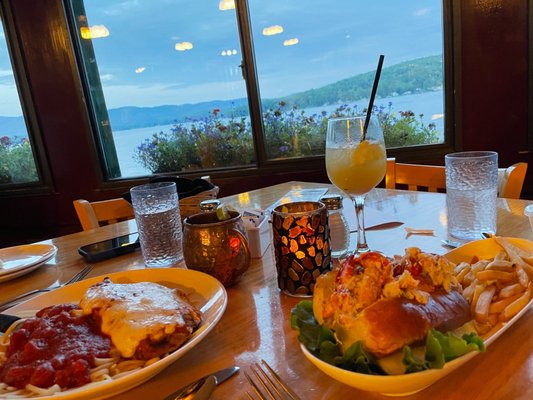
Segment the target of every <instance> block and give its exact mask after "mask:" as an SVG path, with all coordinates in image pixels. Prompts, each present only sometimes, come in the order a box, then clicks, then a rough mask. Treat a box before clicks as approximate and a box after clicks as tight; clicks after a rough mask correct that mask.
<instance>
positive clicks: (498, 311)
mask: <svg viewBox="0 0 533 400" xmlns="http://www.w3.org/2000/svg"><path fill="white" fill-rule="evenodd" d="M495 240H496V242H497V243H498V244H499V245H500V246H501V247H502V250H501V251H499V252H498V253H497V254H496V255H495V256H494V257H493V258H492V259H489V260H487V259H479V258H478V257H476V256H475V257H473V258H472V260H471V262H470V263H469V264H468V265H465V263H460V264H459V265H457V266H456V268H455V277H456V279H457V282H459V283H460V284H461V285H462V287H463V296H464V297H465V298H466V299H467V301H468V302H469V303H470V307H471V310H472V313H473V315H474V324H475V326H476V329H477V331H478V334H480V335H482V336H483V337H484V338H487V337H490V336H491V335H492V334H494V333H495V332H497V331H498V329H500V328H501V327H502V326H503V325H505V323H506V322H507V321H509V320H510V319H511V318H513V317H514V316H515V315H516V314H517V313H519V312H520V310H522V309H523V308H524V307H525V306H527V304H528V303H529V302H530V300H531V299H532V296H533V293H532V292H533V254H530V253H528V252H526V251H525V250H523V249H521V248H519V247H517V246H516V245H514V244H512V243H510V242H509V241H508V240H507V239H505V238H502V237H495Z"/></svg>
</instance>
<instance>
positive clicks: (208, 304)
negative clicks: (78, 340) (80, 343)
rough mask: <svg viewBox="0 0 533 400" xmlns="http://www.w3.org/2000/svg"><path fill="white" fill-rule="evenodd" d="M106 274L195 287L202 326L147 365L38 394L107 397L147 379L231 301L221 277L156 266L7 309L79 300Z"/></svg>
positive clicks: (194, 341) (182, 350)
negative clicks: (109, 378)
mask: <svg viewBox="0 0 533 400" xmlns="http://www.w3.org/2000/svg"><path fill="white" fill-rule="evenodd" d="M106 276H108V277H109V278H111V279H112V280H113V282H115V283H134V282H156V283H159V284H162V285H165V286H167V287H179V288H181V289H184V290H186V291H190V289H192V290H193V295H192V296H191V302H192V303H193V304H194V305H195V306H197V307H199V308H200V309H201V311H202V314H203V315H202V324H201V326H200V328H199V329H198V330H197V331H195V332H194V334H193V335H192V336H191V338H190V339H189V340H188V341H187V343H185V344H184V345H183V346H182V347H180V348H179V349H178V350H176V351H174V352H173V353H171V354H169V355H168V356H166V357H165V358H163V359H161V360H159V361H157V362H155V363H154V364H152V365H150V366H148V367H145V368H142V369H140V370H138V371H135V372H132V373H131V374H129V375H126V376H123V377H121V378H118V379H115V380H112V381H107V382H102V383H97V384H89V385H85V386H82V387H79V388H76V389H71V390H68V391H65V392H61V393H58V394H55V395H54V396H43V397H38V398H39V399H61V400H66V399H76V400H82V399H87V400H89V399H90V400H96V399H104V398H107V397H111V396H115V395H117V394H119V393H122V392H125V391H126V390H129V389H131V388H133V387H135V386H138V385H140V384H142V383H144V382H146V381H147V380H148V379H150V378H152V377H153V376H154V375H156V374H158V373H159V372H161V371H162V370H163V369H164V368H166V367H168V366H169V365H170V364H172V363H173V362H175V361H176V360H177V359H179V358H180V357H182V356H183V355H184V354H185V353H187V352H188V351H190V350H191V349H192V348H193V347H194V346H196V345H197V344H198V343H200V341H201V340H202V339H203V338H204V337H205V336H206V335H207V334H208V333H209V332H210V331H211V330H212V329H213V328H214V327H215V325H216V324H217V322H218V321H219V320H220V318H221V317H222V315H223V314H224V311H225V309H226V305H227V302H228V297H227V294H226V290H225V289H224V287H223V286H222V285H221V284H220V282H219V281H218V280H216V279H215V278H213V277H211V276H210V275H207V274H204V273H202V272H198V271H193V270H187V269H177V268H153V269H140V270H133V271H125V272H117V273H113V274H108V275H105V276H100V277H96V278H89V279H86V280H84V281H81V282H78V283H73V284H71V285H67V286H65V287H62V288H60V289H56V290H54V291H52V292H49V293H45V294H43V295H40V296H37V297H34V298H33V299H31V300H28V301H26V302H24V303H21V304H19V305H17V306H15V307H13V308H10V309H9V310H6V311H5V313H6V314H11V315H21V314H22V312H24V311H27V310H39V309H41V308H44V307H47V306H51V305H54V304H60V303H73V302H75V303H77V302H79V300H80V299H81V297H82V295H83V294H84V293H85V291H86V290H87V288H88V287H89V286H91V285H93V284H95V283H97V282H100V281H102V279H104V278H105V277H106Z"/></svg>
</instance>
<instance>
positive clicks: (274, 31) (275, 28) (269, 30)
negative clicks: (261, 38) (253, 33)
mask: <svg viewBox="0 0 533 400" xmlns="http://www.w3.org/2000/svg"><path fill="white" fill-rule="evenodd" d="M281 32H283V27H282V26H281V25H272V26H268V27H266V28H265V29H263V35H265V36H272V35H279V34H280V33H281Z"/></svg>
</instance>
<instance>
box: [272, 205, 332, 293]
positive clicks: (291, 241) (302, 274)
mask: <svg viewBox="0 0 533 400" xmlns="http://www.w3.org/2000/svg"><path fill="white" fill-rule="evenodd" d="M272 231H273V244H274V254H275V257H276V269H277V272H278V286H279V288H280V289H281V290H282V291H283V292H284V293H287V294H289V295H291V296H299V297H305V296H312V295H313V290H314V287H315V283H316V280H317V278H318V277H319V276H320V275H321V274H322V273H324V272H327V271H329V270H330V268H331V250H330V241H329V226H328V212H327V209H326V206H325V205H324V204H322V203H320V202H314V201H303V202H295V203H288V204H283V205H280V206H278V207H276V208H275V209H274V211H272Z"/></svg>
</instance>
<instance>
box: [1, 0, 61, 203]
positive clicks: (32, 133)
mask: <svg viewBox="0 0 533 400" xmlns="http://www.w3.org/2000/svg"><path fill="white" fill-rule="evenodd" d="M0 20H1V21H2V24H3V27H4V33H5V35H6V43H7V50H8V54H9V57H10V61H11V65H12V68H13V76H14V79H15V84H16V87H17V92H18V95H19V99H20V105H21V109H22V117H23V118H24V122H25V124H26V130H27V132H28V139H29V140H30V145H31V149H32V155H33V160H34V162H35V168H36V170H37V175H38V180H37V181H35V182H24V183H5V184H0V197H4V196H12V195H14V194H16V195H19V194H20V195H24V194H27V193H51V192H52V191H53V189H54V188H53V182H52V176H51V173H50V164H49V162H48V159H47V155H46V150H45V146H44V143H43V140H42V134H41V130H40V126H39V119H38V117H37V112H36V110H35V106H34V102H33V98H32V92H31V89H30V84H29V78H28V74H27V72H26V68H25V60H24V56H23V48H22V46H21V42H20V39H19V34H18V30H17V27H16V25H15V23H14V20H13V12H12V9H11V6H10V4H9V2H8V1H6V0H0Z"/></svg>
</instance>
